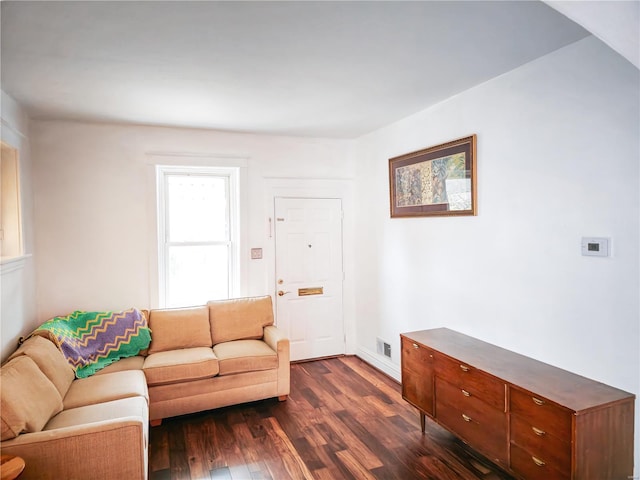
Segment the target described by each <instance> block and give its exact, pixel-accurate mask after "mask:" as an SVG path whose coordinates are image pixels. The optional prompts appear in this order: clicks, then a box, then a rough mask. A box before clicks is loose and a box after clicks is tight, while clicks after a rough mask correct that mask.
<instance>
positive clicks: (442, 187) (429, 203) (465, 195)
mask: <svg viewBox="0 0 640 480" xmlns="http://www.w3.org/2000/svg"><path fill="white" fill-rule="evenodd" d="M389 175H390V190H391V192H390V193H391V216H392V217H399V216H431V215H475V135H474V136H472V137H467V138H464V139H460V140H456V141H454V142H449V143H446V144H443V145H438V146H436V147H431V148H428V149H424V150H421V151H419V152H414V153H411V154H407V155H403V156H400V157H396V158H392V159H390V160H389Z"/></svg>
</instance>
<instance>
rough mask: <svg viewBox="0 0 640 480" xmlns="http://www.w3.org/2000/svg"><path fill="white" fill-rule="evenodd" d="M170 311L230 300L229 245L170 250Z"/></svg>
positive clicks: (173, 248)
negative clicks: (222, 299) (218, 300)
mask: <svg viewBox="0 0 640 480" xmlns="http://www.w3.org/2000/svg"><path fill="white" fill-rule="evenodd" d="M168 267H169V268H168V272H167V299H166V303H167V305H166V306H167V307H188V306H194V305H204V304H205V303H206V302H207V301H209V300H215V299H219V298H228V297H229V248H228V246H227V245H207V246H170V247H169V264H168Z"/></svg>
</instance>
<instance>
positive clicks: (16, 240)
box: [0, 143, 23, 260]
mask: <svg viewBox="0 0 640 480" xmlns="http://www.w3.org/2000/svg"><path fill="white" fill-rule="evenodd" d="M1 146H2V154H1V156H0V181H1V182H0V207H1V209H0V256H1V258H2V260H7V259H11V258H16V257H19V256H21V255H22V254H23V247H22V224H21V220H20V188H19V178H18V151H17V150H16V149H15V148H12V147H10V146H9V145H7V144H5V143H2V144H1Z"/></svg>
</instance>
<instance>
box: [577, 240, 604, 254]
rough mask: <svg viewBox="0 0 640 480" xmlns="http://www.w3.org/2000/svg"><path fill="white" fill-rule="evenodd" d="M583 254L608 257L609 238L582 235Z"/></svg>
mask: <svg viewBox="0 0 640 480" xmlns="http://www.w3.org/2000/svg"><path fill="white" fill-rule="evenodd" d="M582 255H586V256H590V257H608V256H609V239H608V238H603V237H582Z"/></svg>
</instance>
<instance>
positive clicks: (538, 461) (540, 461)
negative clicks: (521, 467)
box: [531, 457, 545, 467]
mask: <svg viewBox="0 0 640 480" xmlns="http://www.w3.org/2000/svg"><path fill="white" fill-rule="evenodd" d="M531 460H533V463H535V464H536V465H537V466H539V467H544V466H545V463H544V462H543V461H542V460H540V459H539V458H536V457H531Z"/></svg>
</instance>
